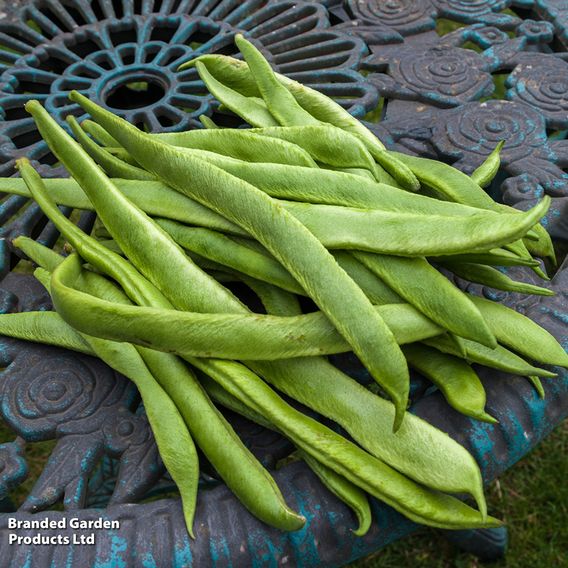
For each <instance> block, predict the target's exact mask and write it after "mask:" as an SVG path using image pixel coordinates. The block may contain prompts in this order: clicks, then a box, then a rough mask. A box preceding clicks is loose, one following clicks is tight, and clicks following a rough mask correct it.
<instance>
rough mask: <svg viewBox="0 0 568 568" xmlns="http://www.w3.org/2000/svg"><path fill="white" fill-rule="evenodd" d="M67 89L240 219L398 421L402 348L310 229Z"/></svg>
mask: <svg viewBox="0 0 568 568" xmlns="http://www.w3.org/2000/svg"><path fill="white" fill-rule="evenodd" d="M71 96H72V97H73V99H74V100H75V101H76V102H79V103H80V104H81V105H82V106H83V107H84V108H85V109H86V110H88V112H90V113H91V114H92V115H93V116H94V117H95V118H96V119H97V121H98V122H99V123H100V124H102V126H103V127H104V128H105V129H107V130H108V131H109V132H110V133H111V134H112V135H113V136H115V137H117V138H118V140H119V142H121V143H122V145H123V146H124V147H125V148H126V149H127V150H128V151H129V152H130V153H131V154H132V155H133V156H134V157H135V158H136V159H137V160H138V161H139V162H140V163H141V164H142V165H143V166H145V167H147V168H150V170H151V171H153V173H154V174H155V175H157V176H158V177H160V178H161V179H162V180H163V181H165V182H166V183H168V184H169V185H172V187H175V188H176V189H177V190H179V191H181V192H182V193H190V194H191V196H192V197H194V198H196V199H197V200H198V201H200V202H201V203H202V204H204V205H206V206H208V207H211V208H212V209H213V210H216V211H217V212H218V213H220V214H222V215H223V216H225V217H227V218H228V219H229V220H231V221H233V222H235V223H236V224H238V225H240V226H241V227H242V228H243V229H245V230H246V231H247V232H249V233H250V234H251V235H253V236H254V237H255V238H256V239H257V240H258V241H260V242H261V243H262V244H263V245H264V246H265V247H266V248H267V249H268V250H269V251H270V252H271V253H272V254H273V255H274V256H275V257H276V259H277V260H278V261H279V262H281V263H282V264H283V265H284V267H285V268H286V269H287V270H288V271H289V272H290V273H291V275H292V276H293V277H294V278H295V279H296V280H297V281H298V283H299V284H300V285H301V286H302V288H303V289H304V290H306V292H307V293H308V295H309V296H310V297H311V298H312V299H313V300H314V301H315V302H316V304H317V305H318V306H319V307H320V309H322V311H323V312H324V313H325V314H326V315H327V316H328V318H330V320H331V321H332V323H333V324H334V325H335V326H336V328H337V330H338V331H339V332H340V333H341V335H343V336H344V337H345V338H346V340H347V341H348V342H349V344H350V345H351V346H352V348H353V350H354V351H355V353H356V354H357V355H358V356H359V357H360V359H361V360H362V361H363V363H364V364H365V365H366V367H367V368H368V369H369V371H370V373H371V375H372V376H373V377H374V378H375V379H376V380H377V381H378V382H379V383H380V384H381V385H382V386H383V388H384V389H385V391H386V392H387V393H388V394H389V396H390V397H392V399H393V400H394V401H395V405H396V407H397V415H396V420H395V424H394V427H395V429H396V428H398V427H399V426H400V423H401V421H402V418H403V416H404V410H405V408H406V403H407V400H408V389H409V377H408V368H407V367H406V362H405V361H404V356H403V355H402V352H401V351H400V348H399V347H398V345H397V344H396V341H395V339H394V337H393V335H392V333H391V332H390V330H389V329H388V327H387V326H386V324H385V323H384V321H383V320H382V319H381V318H380V316H379V315H378V313H377V312H375V311H374V309H373V307H372V305H371V303H370V302H369V300H368V299H367V297H366V296H365V295H364V294H363V292H362V291H361V289H360V288H359V287H358V286H357V285H356V284H355V283H354V282H353V280H351V278H349V276H348V275H347V274H346V273H345V272H344V271H343V270H342V269H341V268H340V267H339V265H337V263H336V262H335V260H334V259H333V257H332V256H331V254H329V252H328V251H327V250H326V249H325V248H324V247H323V246H322V245H321V243H320V242H319V241H318V240H317V239H316V238H315V237H314V235H313V234H312V233H310V231H309V230H308V229H306V228H305V227H304V226H303V225H302V224H301V223H300V222H298V221H297V220H296V219H295V218H294V217H293V216H292V215H290V214H289V213H287V212H286V210H285V209H284V208H282V207H281V206H279V205H278V204H277V203H275V202H274V201H273V200H272V199H271V198H270V197H268V196H267V195H266V194H264V193H263V192H261V191H260V190H257V189H256V188H255V187H254V186H252V185H250V184H247V183H246V182H243V181H242V180H239V179H238V178H235V177H234V176H231V175H230V174H227V173H226V172H224V171H223V170H221V169H219V168H216V167H215V166H212V165H209V164H204V163H203V162H202V161H200V160H198V159H192V158H191V157H189V156H188V155H187V154H184V153H182V152H178V151H176V150H175V149H174V148H173V147H170V146H167V145H164V144H162V143H160V142H157V141H155V140H153V139H151V138H150V137H148V136H145V135H144V134H143V133H141V132H140V131H139V130H138V129H136V128H134V127H131V125H129V124H128V123H127V122H124V121H121V120H120V119H117V117H115V116H114V115H112V114H111V113H108V112H107V111H105V110H104V109H102V108H100V107H98V106H97V105H93V103H91V102H90V101H89V100H88V99H86V98H85V97H82V96H81V95H80V94H79V93H76V92H73V93H72V95H71ZM188 182H189V184H190V185H191V187H190V188H189V187H188ZM212 182H213V183H212ZM223 184H226V187H223ZM315 267H317V270H315V269H314V268H315Z"/></svg>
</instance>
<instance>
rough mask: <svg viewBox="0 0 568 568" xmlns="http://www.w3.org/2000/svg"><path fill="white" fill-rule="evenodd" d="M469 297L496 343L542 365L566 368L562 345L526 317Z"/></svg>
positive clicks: (493, 303)
mask: <svg viewBox="0 0 568 568" xmlns="http://www.w3.org/2000/svg"><path fill="white" fill-rule="evenodd" d="M470 298H471V300H472V302H473V303H474V304H475V305H476V306H477V308H478V309H479V311H480V312H481V314H482V315H483V317H484V318H485V321H487V324H488V325H489V327H490V328H491V330H492V331H493V333H494V334H495V337H496V338H497V340H498V341H499V342H500V343H502V344H503V345H506V346H507V347H510V348H511V349H513V350H514V351H517V352H518V353H520V354H521V355H524V356H525V357H528V358H529V359H534V360H535V361H538V362H540V363H544V364H546V365H560V366H561V367H566V366H567V365H568V354H567V353H566V351H564V348H563V347H562V345H560V343H558V341H557V340H556V338H555V337H554V336H553V335H552V334H550V333H549V332H548V331H546V330H545V329H544V328H542V327H540V325H538V324H537V323H535V322H534V321H532V320H531V319H530V318H528V317H527V316H524V315H523V314H520V313H519V312H517V311H515V310H513V309H511V308H508V307H507V306H504V305H503V304H498V303H497V302H491V301H490V300H487V299H485V298H480V297H478V296H470ZM532 374H534V375H537V374H538V373H532Z"/></svg>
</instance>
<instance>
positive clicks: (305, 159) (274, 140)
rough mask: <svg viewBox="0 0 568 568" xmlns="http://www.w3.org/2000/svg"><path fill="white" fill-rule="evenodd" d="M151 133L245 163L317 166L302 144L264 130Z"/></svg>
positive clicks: (172, 141) (165, 139)
mask: <svg viewBox="0 0 568 568" xmlns="http://www.w3.org/2000/svg"><path fill="white" fill-rule="evenodd" d="M268 130H271V129H268ZM151 136H155V137H156V139H158V140H160V141H161V142H165V143H166V144H171V145H172V146H179V147H182V148H188V149H189V148H191V149H196V150H206V151H208V152H214V153H216V154H220V155H223V156H229V157H231V158H235V159H238V160H243V161H244V162H245V163H249V162H270V163H273V164H287V165H293V166H302V167H306V168H316V167H317V164H316V163H315V161H314V159H313V158H312V157H311V156H310V154H309V153H308V152H306V150H304V149H303V148H301V145H298V144H297V143H295V142H294V141H293V140H286V139H284V138H283V137H280V138H278V137H276V136H265V135H263V132H262V129H261V130H259V131H258V132H256V131H254V130H239V129H231V128H219V129H217V130H213V131H211V130H187V131H185V132H162V133H156V134H152V135H151ZM117 177H118V176H117Z"/></svg>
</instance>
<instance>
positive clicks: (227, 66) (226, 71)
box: [180, 55, 420, 191]
mask: <svg viewBox="0 0 568 568" xmlns="http://www.w3.org/2000/svg"><path fill="white" fill-rule="evenodd" d="M198 64H200V65H203V66H205V67H206V68H207V72H208V74H209V75H210V76H211V77H213V76H215V77H216V78H217V79H218V82H219V83H221V81H222V84H223V85H224V86H225V87H226V88H228V89H231V90H234V91H238V92H240V93H243V94H245V95H248V97H253V96H255V95H258V94H260V91H259V89H258V87H257V85H256V83H255V80H254V78H253V76H252V73H251V71H250V69H249V66H248V64H247V63H245V62H244V61H240V60H238V59H235V58H233V57H228V56H225V55H202V56H200V57H198V58H197V59H194V60H192V61H189V62H187V63H185V64H183V65H182V66H181V67H180V69H187V68H189V67H191V66H194V65H198ZM213 69H214V72H213V73H212V71H213ZM276 78H277V79H278V81H279V82H280V83H282V84H283V85H284V86H285V87H286V88H287V89H288V90H289V91H290V92H291V93H292V95H293V96H294V98H295V99H296V101H298V103H299V104H300V106H301V107H302V108H303V109H304V110H306V111H307V112H308V113H309V114H310V115H312V116H313V117H314V118H315V119H316V120H318V121H320V122H326V123H330V124H333V125H335V126H338V127H340V128H342V129H343V130H346V131H347V132H351V133H352V134H355V135H356V136H358V137H359V138H360V139H361V140H362V141H363V142H364V144H365V145H366V146H367V148H368V149H369V151H370V152H371V154H372V156H373V157H374V158H375V160H376V161H377V163H378V164H379V165H380V166H382V167H383V168H384V169H385V170H386V171H387V172H388V173H389V174H390V175H391V176H392V177H393V178H394V179H395V180H397V182H398V183H400V185H401V186H402V187H404V188H406V189H410V190H412V191H417V190H418V189H419V188H420V183H419V182H418V180H417V179H416V176H415V175H414V174H413V173H412V171H411V170H410V168H408V167H407V166H406V165H405V164H404V163H402V162H401V161H400V160H397V159H396V157H395V156H393V154H392V153H391V152H387V151H385V147H384V145H383V144H382V143H381V142H380V141H379V139H378V138H377V137H376V136H375V135H374V134H373V133H372V132H371V131H370V130H369V129H367V128H366V127H365V126H363V124H361V122H359V121H358V120H357V119H356V118H354V117H353V116H351V115H350V114H349V113H348V112H347V111H346V110H345V109H344V108H343V107H341V106H340V105H339V104H337V103H336V102H335V101H334V100H332V99H330V98H329V97H327V96H325V95H324V94H322V93H319V92H318V91H316V90H315V89H311V88H309V87H306V86H305V85H302V83H298V82H297V81H294V80H292V79H289V78H288V77H285V76H284V75H280V74H278V73H276ZM213 94H215V93H213ZM215 96H217V95H216V94H215ZM239 111H240V109H238V107H237V110H236V112H237V113H238V114H241V113H240V112H239ZM241 116H242V114H241ZM245 120H247V119H246V118H245ZM247 122H250V121H248V120H247ZM250 124H253V123H250Z"/></svg>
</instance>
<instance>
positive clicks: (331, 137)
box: [252, 123, 375, 173]
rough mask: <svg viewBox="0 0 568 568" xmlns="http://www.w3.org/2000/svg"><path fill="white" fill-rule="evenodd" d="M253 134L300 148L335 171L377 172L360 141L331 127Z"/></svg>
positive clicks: (277, 129)
mask: <svg viewBox="0 0 568 568" xmlns="http://www.w3.org/2000/svg"><path fill="white" fill-rule="evenodd" d="M252 132H254V133H257V134H259V135H262V136H266V137H268V138H276V139H278V140H286V141H287V142H291V143H293V144H297V145H298V146H300V147H301V148H303V149H304V150H305V151H306V152H307V153H308V154H309V155H310V156H312V157H313V158H314V160H317V161H318V162H320V163H322V164H329V165H330V166H333V167H335V168H361V169H366V170H368V171H369V172H371V173H373V172H374V170H375V162H374V160H373V158H372V156H371V155H370V154H369V152H368V150H367V149H366V148H365V145H364V144H363V143H362V142H361V141H360V140H359V138H357V137H356V136H354V135H352V134H350V133H349V132H345V130H341V128H337V127H336V126H333V125H331V124H325V123H323V124H322V123H316V124H307V125H304V124H302V125H300V126H289V127H286V128H283V127H272V128H258V129H253V130H252ZM289 165H293V164H289Z"/></svg>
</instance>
